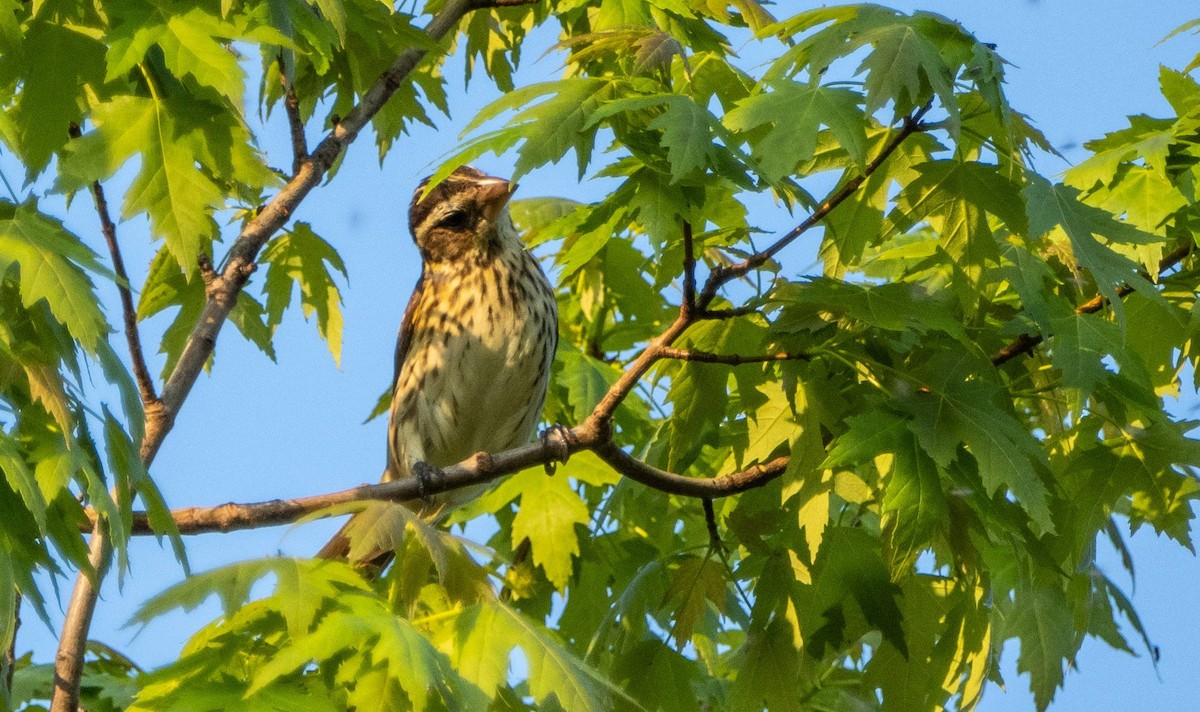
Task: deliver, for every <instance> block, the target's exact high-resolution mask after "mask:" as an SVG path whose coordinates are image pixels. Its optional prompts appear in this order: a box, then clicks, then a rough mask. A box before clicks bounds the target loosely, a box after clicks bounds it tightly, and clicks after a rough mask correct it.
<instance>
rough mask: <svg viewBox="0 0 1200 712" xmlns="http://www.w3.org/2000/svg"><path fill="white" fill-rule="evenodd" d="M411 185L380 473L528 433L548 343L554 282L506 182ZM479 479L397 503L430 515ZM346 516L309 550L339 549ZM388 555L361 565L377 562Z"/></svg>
mask: <svg viewBox="0 0 1200 712" xmlns="http://www.w3.org/2000/svg"><path fill="white" fill-rule="evenodd" d="M429 182H430V178H426V179H425V180H424V181H422V182H421V184H420V185H419V186H418V187H417V189H416V191H414V193H413V197H412V201H411V203H410V206H409V210H408V224H409V231H410V232H411V234H412V238H413V241H414V242H415V243H416V246H417V250H418V253H419V254H420V257H421V276H420V278H419V279H418V280H417V284H416V287H415V288H414V289H413V292H412V296H411V297H410V298H409V300H408V306H407V307H406V308H405V310H404V317H403V320H402V322H401V325H400V332H399V336H398V338H397V340H396V357H395V369H394V376H393V379H392V398H391V408H390V415H389V420H388V440H387V464H386V468H385V470H384V475H383V480H384V481H392V480H397V479H400V478H403V477H417V478H419V479H420V478H422V476H423V474H424V473H425V472H426V471H427V468H430V467H433V468H440V467H446V466H449V465H452V464H455V463H457V462H461V461H463V460H466V459H468V458H469V457H471V456H472V455H474V454H475V453H478V452H487V453H493V452H499V451H502V450H507V449H510V448H513V447H516V446H518V445H523V444H526V443H528V442H530V441H532V440H533V438H534V436H535V435H536V433H537V426H538V423H539V422H540V420H541V413H542V407H543V405H544V403H545V399H546V390H547V388H548V387H549V381H550V369H551V366H552V364H553V361H554V354H555V351H556V349H557V347H558V306H557V302H556V300H555V293H554V286H553V285H552V284H551V283H550V280H549V279H548V278H547V277H546V274H545V272H543V271H542V268H541V265H540V264H538V261H537V259H536V258H535V257H534V256H533V255H532V254H530V252H529V251H528V250H526V249H525V244H524V242H523V240H522V239H521V235H520V233H519V232H518V231H517V229H516V227H515V226H514V224H513V221H512V217H511V215H510V214H509V210H508V201H509V199H510V198H511V197H512V194H513V191H514V190H515V189H516V184H514V183H512V182H510V181H509V180H506V179H503V178H496V177H493V176H489V175H487V174H485V173H483V172H482V171H480V170H478V169H476V168H474V167H472V166H460V167H458V168H456V169H455V170H454V171H453V172H452V173H451V174H450V175H449V177H447V178H446V179H445V180H444V181H442V182H440V183H438V184H437V185H435V186H433V187H432V188H429ZM484 489H486V485H482V486H479V487H475V488H464V489H459V490H452V491H449V492H444V493H440V494H437V495H432V496H428V497H422V498H421V499H418V500H413V501H411V502H406V503H405V504H406V505H408V506H409V507H410V508H411V509H414V510H416V511H417V512H418V513H419V514H421V515H422V516H426V517H429V516H437V515H438V514H439V513H442V512H445V511H448V510H450V509H452V508H453V507H455V506H459V505H461V504H464V503H465V502H466V501H469V500H470V499H472V498H474V497H477V496H479V494H481V493H482V490H484ZM349 526H351V523H347V524H346V525H345V526H343V527H342V529H341V531H339V532H338V533H337V534H335V535H334V537H333V538H332V539H330V541H329V542H328V543H327V544H326V545H325V547H324V548H322V549H321V551H320V552H319V553H318V554H317V556H318V557H319V558H326V559H330V558H346V557H347V556H348V554H349V550H350V542H349V539H348V537H347V536H346V528H347V527H349ZM391 553H392V552H390V551H389V552H382V551H380V552H375V553H373V554H371V555H369V556H366V557H360V562H358V563H365V564H373V565H375V566H376V567H377V568H382V566H384V565H386V564H387V562H388V561H390V557H391Z"/></svg>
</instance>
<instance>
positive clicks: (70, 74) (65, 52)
mask: <svg viewBox="0 0 1200 712" xmlns="http://www.w3.org/2000/svg"><path fill="white" fill-rule="evenodd" d="M3 13H5V14H7V15H8V19H10V20H11V19H13V17H12V15H13V12H12V9H9V8H5V9H4V10H3ZM21 32H22V35H23V37H22V41H21V43H20V45H19V47H17V48H14V51H8V52H0V83H5V84H6V83H7V82H8V81H9V79H8V77H10V76H11V77H13V80H12V81H16V79H15V78H16V77H20V83H21V84H20V91H19V92H17V94H16V97H15V101H14V102H13V104H12V108H11V111H12V114H11V127H12V131H11V137H12V139H13V140H12V141H11V144H10V145H12V146H13V148H14V150H15V151H16V153H17V154H18V155H19V156H20V157H21V159H22V162H23V163H24V164H25V173H26V177H27V178H28V179H29V180H33V179H34V178H35V177H36V176H37V175H38V174H40V173H41V172H42V170H43V169H44V168H45V167H46V165H47V164H48V163H49V162H50V158H51V157H52V156H53V155H54V153H55V152H56V151H58V150H59V149H61V148H62V147H63V146H64V145H65V144H66V143H67V141H69V140H70V137H69V133H68V131H67V129H68V126H69V125H70V124H71V123H72V122H74V123H76V124H80V123H82V122H83V111H82V107H83V106H85V103H84V99H83V97H82V96H81V94H82V92H83V87H85V86H99V85H101V84H102V83H103V82H102V81H101V79H102V72H103V67H104V45H103V44H101V43H100V42H99V41H97V40H96V38H94V37H90V36H89V35H88V33H87V32H86V31H84V28H82V27H77V26H68V25H66V24H60V23H58V22H55V21H46V20H41V19H37V20H33V21H31V22H29V24H28V25H27V26H25V27H23V28H22V29H21Z"/></svg>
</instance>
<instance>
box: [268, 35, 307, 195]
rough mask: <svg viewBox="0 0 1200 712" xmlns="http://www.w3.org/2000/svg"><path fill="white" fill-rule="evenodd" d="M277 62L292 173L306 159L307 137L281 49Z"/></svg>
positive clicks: (276, 57) (296, 170)
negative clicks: (289, 143) (290, 139)
mask: <svg viewBox="0 0 1200 712" xmlns="http://www.w3.org/2000/svg"><path fill="white" fill-rule="evenodd" d="M275 61H276V62H277V63H278V64H279V83H280V84H281V85H283V108H284V111H286V112H287V119H288V127H289V128H290V130H291V136H292V175H293V176H294V175H297V174H298V173H300V167H301V166H303V165H304V162H305V161H306V160H308V139H307V138H305V136H304V121H303V120H302V119H301V118H300V99H299V98H298V97H297V96H296V87H294V86H292V81H291V79H290V78H289V77H288V74H287V64H286V63H285V62H284V61H283V50H280V51H279V54H277V55H276V56H275Z"/></svg>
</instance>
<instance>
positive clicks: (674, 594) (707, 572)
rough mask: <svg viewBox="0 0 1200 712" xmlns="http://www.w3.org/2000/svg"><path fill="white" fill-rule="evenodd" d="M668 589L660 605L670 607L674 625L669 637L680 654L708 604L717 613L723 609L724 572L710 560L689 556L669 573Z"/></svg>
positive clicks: (713, 560) (717, 564) (718, 564)
mask: <svg viewBox="0 0 1200 712" xmlns="http://www.w3.org/2000/svg"><path fill="white" fill-rule="evenodd" d="M672 576H673V577H672V579H671V586H670V588H668V589H667V592H666V594H665V595H664V596H663V604H664V605H672V607H673V608H674V610H675V623H674V625H673V626H672V627H671V637H673V638H674V639H675V647H676V649H677V650H683V647H684V646H685V645H687V644H688V643H689V642H690V641H691V639H692V633H693V632H694V631H695V630H696V625H697V624H698V623H699V622H700V620H701V618H702V617H703V616H704V614H705V612H706V611H707V609H708V604H709V603H711V604H712V605H713V606H714V607H715V608H716V609H717V610H718V611H724V609H725V599H726V596H725V587H726V582H725V570H724V569H723V568H722V564H721V562H720V561H719V560H717V559H714V558H712V557H699V556H689V557H687V558H685V559H683V560H682V561H681V562H680V563H679V567H678V568H676V569H675V570H674V571H673V572H672Z"/></svg>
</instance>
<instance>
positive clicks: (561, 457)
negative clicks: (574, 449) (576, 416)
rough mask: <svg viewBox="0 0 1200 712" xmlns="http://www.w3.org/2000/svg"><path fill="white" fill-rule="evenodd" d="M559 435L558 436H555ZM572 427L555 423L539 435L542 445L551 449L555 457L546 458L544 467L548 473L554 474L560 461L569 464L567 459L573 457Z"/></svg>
mask: <svg viewBox="0 0 1200 712" xmlns="http://www.w3.org/2000/svg"><path fill="white" fill-rule="evenodd" d="M555 435H557V436H558V437H553V436H555ZM572 439H573V438H572V436H571V429H570V428H568V427H566V426H565V425H561V424H559V423H555V424H554V425H551V426H550V427H548V428H546V429H545V430H543V431H542V432H541V434H540V435H539V436H538V440H540V441H541V443H542V447H544V448H546V449H547V450H549V451H550V452H551V453H552V454H553V455H554V457H552V458H550V459H548V460H546V462H545V464H544V465H543V467H545V468H546V474H547V475H553V474H554V473H555V471H556V470H557V469H558V465H559V463H562V464H564V465H565V464H567V460H568V459H570V457H571V446H570V443H571V440H572Z"/></svg>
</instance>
